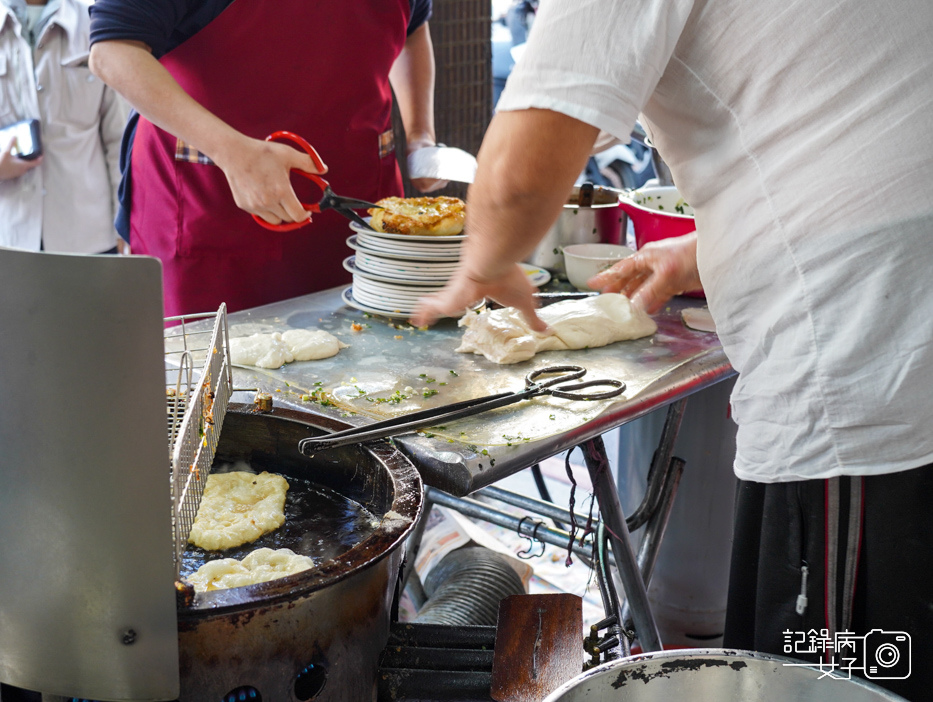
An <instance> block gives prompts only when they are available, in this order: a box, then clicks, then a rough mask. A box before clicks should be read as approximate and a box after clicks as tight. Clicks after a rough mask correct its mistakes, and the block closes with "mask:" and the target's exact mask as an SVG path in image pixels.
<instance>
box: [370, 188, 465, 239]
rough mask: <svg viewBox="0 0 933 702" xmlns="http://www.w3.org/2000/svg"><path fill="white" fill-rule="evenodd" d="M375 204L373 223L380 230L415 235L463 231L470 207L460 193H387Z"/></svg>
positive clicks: (443, 234)
mask: <svg viewBox="0 0 933 702" xmlns="http://www.w3.org/2000/svg"><path fill="white" fill-rule="evenodd" d="M376 204H377V205H379V206H380V207H381V208H382V209H376V208H372V209H370V210H369V214H371V215H372V216H373V218H372V221H371V222H370V224H371V225H372V228H373V229H375V230H376V231H377V232H386V233H387V234H409V235H412V236H454V235H457V234H462V233H463V220H464V217H465V216H466V210H465V209H464V208H465V205H464V202H463V200H461V199H460V198H456V197H444V196H441V197H408V198H405V197H386V198H383V199H382V200H380V201H379V202H377V203H376Z"/></svg>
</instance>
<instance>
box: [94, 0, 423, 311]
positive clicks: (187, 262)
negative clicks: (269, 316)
mask: <svg viewBox="0 0 933 702" xmlns="http://www.w3.org/2000/svg"><path fill="white" fill-rule="evenodd" d="M429 14H430V0H353V1H352V2H338V1H337V0H326V1H322V2H314V3H308V2H304V1H302V0H279V2H276V3H275V4H273V5H270V4H269V3H264V2H261V0H236V2H232V1H231V0H208V1H207V2H195V1H194V0H146V2H140V3H125V2H120V0H98V2H96V3H95V5H94V6H93V9H92V13H91V19H92V25H91V27H92V29H91V42H92V55H91V66H92V70H93V71H94V72H95V73H96V74H97V75H98V76H99V77H100V78H101V79H102V80H104V81H105V82H107V83H108V84H110V85H111V86H112V87H114V88H115V89H116V90H117V91H119V92H120V93H122V94H123V95H124V96H125V97H126V98H127V99H128V100H129V102H130V103H131V104H132V105H134V107H135V108H136V109H137V110H138V112H139V113H140V115H141V116H140V118H139V119H138V123H136V125H135V130H134V132H133V133H132V134H131V135H130V143H131V147H132V150H131V154H132V155H131V158H130V159H129V161H130V164H129V173H126V172H125V177H126V176H129V182H128V185H129V187H125V188H124V197H125V198H127V197H128V198H129V200H130V207H129V227H128V229H129V240H130V243H131V248H132V251H133V253H136V254H145V255H151V256H155V257H157V258H159V259H160V260H161V261H162V264H163V280H164V289H165V314H166V315H177V314H188V313H194V312H209V311H213V310H216V309H217V307H218V305H219V304H220V303H221V302H226V303H227V306H228V309H229V310H231V311H235V310H239V309H244V308H249V307H255V306H257V305H262V304H266V303H270V302H275V301H278V300H282V299H286V298H290V297H295V296H298V295H303V294H306V293H309V292H314V291H316V290H321V289H325V288H328V287H332V286H335V285H339V284H341V283H344V282H347V281H348V280H349V275H348V274H347V273H346V272H345V271H344V270H343V268H342V266H341V261H342V260H343V258H345V257H346V256H347V255H348V254H349V250H348V249H347V247H346V243H345V242H346V238H347V235H348V234H349V230H348V228H347V221H346V220H345V219H344V218H343V217H341V216H340V215H338V214H337V213H335V212H324V213H321V214H316V215H314V221H313V222H312V223H311V224H310V225H308V226H306V227H302V228H300V229H298V230H295V231H292V232H284V233H283V232H272V231H268V230H266V229H264V228H262V227H261V226H259V225H258V224H257V223H256V222H255V221H254V220H253V218H252V217H251V216H250V214H257V215H259V216H260V217H262V218H263V219H264V220H266V221H268V222H270V223H273V224H275V223H279V222H282V221H285V222H289V221H301V220H303V219H307V216H308V215H307V212H305V211H304V210H303V209H302V207H301V205H300V203H301V202H316V201H317V200H318V199H319V197H320V192H319V191H318V190H316V189H315V187H314V186H313V185H312V184H311V183H309V182H308V181H307V180H305V179H302V178H294V179H291V178H290V177H289V171H290V169H296V168H297V169H301V170H305V171H309V172H315V171H316V169H315V167H314V166H313V164H312V163H311V160H310V158H308V156H307V155H306V154H304V153H302V152H300V151H298V150H296V149H295V148H293V147H292V146H289V145H287V144H283V143H270V142H266V141H264V138H265V137H266V136H267V135H269V134H271V133H272V132H275V131H278V130H286V131H290V132H294V133H296V134H299V135H301V136H302V137H304V138H305V139H307V140H308V141H309V142H310V143H311V144H312V145H313V146H315V148H316V149H317V150H318V152H319V153H320V154H321V157H322V158H323V160H324V162H325V163H326V164H327V179H328V180H329V181H330V183H331V185H332V187H333V189H334V191H335V192H337V193H340V194H344V195H348V196H352V197H356V198H359V199H363V200H370V201H375V200H378V199H379V198H381V197H386V196H389V195H401V194H402V185H401V178H400V175H399V170H398V165H397V162H396V159H395V154H394V149H393V142H392V124H391V108H392V89H391V88H390V82H389V81H390V74H391V78H392V87H394V88H395V91H396V95H397V98H398V101H399V108H400V111H401V114H402V118H403V121H404V123H405V127H406V132H407V133H408V134H409V136H410V147H409V151H411V150H412V146H414V147H418V146H427V145H432V144H433V143H434V126H433V113H432V109H433V79H434V63H433V52H432V49H431V43H430V34H429V33H428V25H427V17H428V15H429ZM154 18H159V19H158V20H156V19H154ZM163 20H164V21H163ZM412 23H414V26H412ZM124 185H125V186H126V185H127V184H126V183H125V184H124ZM415 185H416V187H418V186H419V185H421V187H422V188H428V189H429V188H430V187H431V185H432V184H430V183H429V184H424V183H422V184H419V183H416V184H415ZM433 185H435V186H436V185H437V184H433ZM118 224H119V223H118ZM118 228H119V227H118Z"/></svg>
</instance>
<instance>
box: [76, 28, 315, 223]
mask: <svg viewBox="0 0 933 702" xmlns="http://www.w3.org/2000/svg"><path fill="white" fill-rule="evenodd" d="M257 60H260V59H259V57H257ZM90 68H91V71H93V73H94V75H96V76H97V77H98V78H100V79H101V80H102V81H104V82H105V83H106V84H107V85H109V86H110V87H112V88H113V89H114V90H116V91H117V92H119V93H120V94H121V95H123V97H125V98H126V100H127V101H128V102H129V103H130V104H131V105H132V106H133V107H135V108H136V110H137V112H139V113H140V114H141V115H143V116H144V117H145V118H146V119H148V120H149V121H150V122H152V123H153V124H155V125H156V126H158V127H160V128H162V129H164V130H165V131H167V132H169V133H170V134H173V135H174V136H176V137H178V138H180V139H182V140H183V141H185V142H186V143H188V144H190V145H191V146H193V147H194V148H196V149H197V150H198V151H200V152H201V153H203V154H205V155H207V156H208V157H209V158H210V159H211V160H212V161H213V162H214V163H215V164H217V166H219V167H220V168H221V169H222V170H223V172H224V175H225V176H226V177H227V182H228V184H229V185H230V190H231V191H232V193H233V199H234V201H235V202H236V204H237V206H238V207H240V208H242V209H243V210H245V211H247V212H249V213H251V214H256V215H259V216H260V217H262V218H263V219H264V220H266V221H267V222H270V223H272V224H278V223H279V222H283V221H285V222H300V221H304V220H306V219H308V213H307V212H306V211H305V210H304V208H302V206H301V203H300V202H299V201H298V198H297V197H296V195H295V192H294V190H293V189H292V186H291V183H290V182H289V171H290V170H291V169H293V168H297V169H299V170H303V171H307V172H310V173H317V172H318V170H317V169H316V168H315V166H314V162H313V161H312V160H311V157H310V156H308V155H307V154H305V153H304V152H301V151H298V150H296V149H294V148H292V147H290V146H286V145H285V144H278V143H274V142H268V141H263V140H260V139H253V138H251V137H248V136H246V135H245V134H242V133H240V132H238V131H237V130H235V129H233V127H231V126H230V125H228V124H227V123H226V122H224V121H223V120H221V119H220V118H219V117H217V116H216V115H214V114H213V113H211V112H210V111H208V110H207V109H205V108H204V107H203V106H201V105H200V104H199V103H198V102H196V101H195V100H194V99H193V98H192V97H191V96H190V95H188V94H187V93H186V92H185V91H184V89H182V87H181V86H180V85H179V84H178V83H177V82H176V81H175V79H174V78H173V77H172V75H171V74H170V73H169V72H168V71H167V70H166V69H165V68H164V67H163V66H162V64H161V63H159V62H158V60H156V58H155V57H154V56H153V55H152V52H151V51H150V49H149V47H148V46H147V45H146V44H144V43H142V42H138V41H120V40H113V41H99V42H97V43H95V44H94V45H93V46H92V47H91V58H90Z"/></svg>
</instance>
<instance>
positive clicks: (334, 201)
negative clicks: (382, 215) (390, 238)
mask: <svg viewBox="0 0 933 702" xmlns="http://www.w3.org/2000/svg"><path fill="white" fill-rule="evenodd" d="M318 206H319V207H320V208H321V210H336V211H337V212H339V213H340V214H342V215H343V216H344V217H346V218H347V219H349V220H350V221H351V222H356V223H357V224H358V225H360V226H361V227H363V228H364V229H368V230H369V231H371V232H372V231H376V230H375V229H373V228H372V227H371V226H370V224H369V222H367V221H366V220H365V219H363V218H362V217H360V216H359V215H358V214H357V213H356V212H354V210H360V209H364V208H371V207H375V208H378V209H382V208H381V207H380V206H379V205H377V204H375V203H373V202H368V201H366V200H357V199H355V198H352V197H341V196H340V195H337V194H336V193H334V191H333V190H331V189H330V186H328V187H326V188H324V197H322V198H321V202H320V203H318Z"/></svg>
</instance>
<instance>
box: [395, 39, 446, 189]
mask: <svg viewBox="0 0 933 702" xmlns="http://www.w3.org/2000/svg"><path fill="white" fill-rule="evenodd" d="M434 73H435V66H434V46H433V44H432V43H431V31H430V29H429V28H428V23H427V22H425V23H424V24H422V25H421V26H420V27H418V29H416V30H415V31H414V32H412V33H411V34H410V35H409V36H408V38H407V39H406V40H405V46H404V47H403V48H402V52H401V53H400V54H399V56H398V58H397V59H396V60H395V63H394V64H393V66H392V70H391V71H389V82H390V83H391V84H392V90H393V91H394V93H395V99H396V100H397V101H398V108H399V112H400V113H401V115H402V124H404V125H405V137H406V140H407V142H408V150H407V153H406V156H407V155H408V154H411V153H413V152H415V151H417V150H418V149H421V148H424V147H425V146H434V145H435V144H436V143H437V138H436V136H435V132H434ZM411 184H412V185H413V186H414V187H415V188H417V189H418V190H419V191H421V192H423V193H425V192H430V191H432V190H438V189H440V188H443V187H444V186H445V185H446V184H447V181H443V180H433V179H431V178H415V179H413V180H412V181H411Z"/></svg>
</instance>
